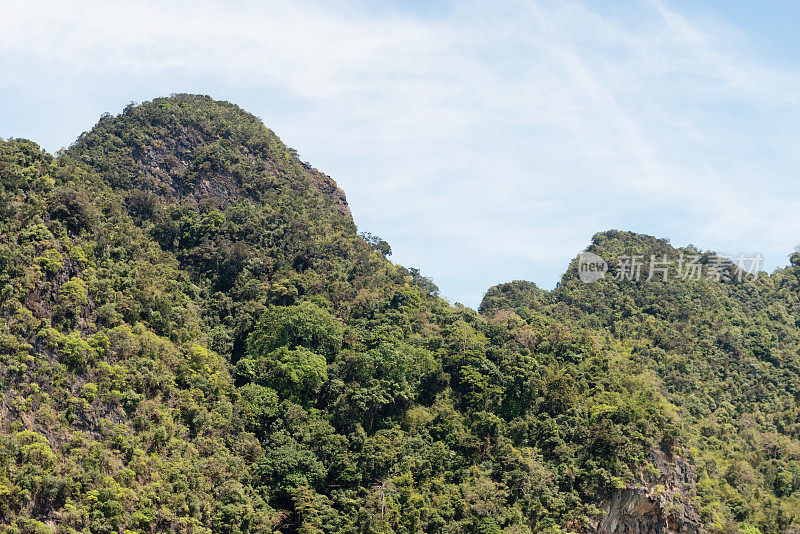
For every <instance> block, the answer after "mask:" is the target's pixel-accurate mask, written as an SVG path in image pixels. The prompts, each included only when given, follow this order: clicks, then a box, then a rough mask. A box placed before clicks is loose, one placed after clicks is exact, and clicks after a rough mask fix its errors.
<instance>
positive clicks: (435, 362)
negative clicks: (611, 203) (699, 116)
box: [0, 95, 800, 534]
mask: <svg viewBox="0 0 800 534" xmlns="http://www.w3.org/2000/svg"><path fill="white" fill-rule="evenodd" d="M0 185H1V189H0V213H2V218H0V224H2V234H0V235H1V236H2V237H0V314H2V318H3V320H2V322H0V395H2V404H1V405H0V525H2V526H3V530H4V531H7V532H92V533H94V532H120V533H123V532H125V533H135V532H142V533H144V532H198V533H202V532H231V533H236V532H303V533H311V532H442V533H444V532H447V533H458V532H464V533H466V532H470V533H471V532H486V533H489V532H507V533H525V532H548V533H553V534H555V533H565V532H576V533H577V532H604V533H605V532H614V533H623V532H624V533H635V532H642V533H644V532H659V533H666V532H705V531H711V532H730V533H736V532H742V533H746V534H755V532H761V533H764V534H767V533H790V532H795V531H796V530H797V529H798V528H800V463H799V462H800V441H798V438H799V437H800V436H798V431H799V430H800V411H798V406H797V402H798V400H799V399H800V397H799V396H798V388H797V386H798V378H799V377H800V367H798V363H800V356H799V355H798V351H797V347H798V345H797V341H798V339H799V338H798V328H800V326H799V325H800V305H798V302H797V300H798V280H799V279H800V267H799V266H798V265H800V260H797V258H796V257H795V258H793V265H792V266H790V267H787V268H786V269H783V270H780V271H777V272H775V273H773V274H771V275H766V274H763V275H761V276H759V277H758V279H756V280H753V279H752V277H751V278H748V277H742V279H741V280H737V279H736V276H735V274H736V273H735V271H734V270H733V268H732V266H731V265H729V264H725V265H723V267H724V270H725V273H726V274H727V275H734V276H733V277H732V278H731V279H730V280H720V281H713V280H705V279H704V280H697V281H691V280H690V281H682V280H675V281H672V280H668V281H658V280H651V281H650V282H643V281H642V282H641V283H639V282H633V281H628V280H616V279H615V278H614V277H613V276H612V275H613V274H614V273H613V272H612V273H610V274H608V275H607V276H606V277H605V278H603V279H601V280H599V281H597V282H595V283H593V284H585V283H583V282H582V281H581V280H580V276H579V267H580V266H579V262H578V260H576V261H575V262H573V263H572V264H571V265H570V266H569V268H568V269H567V272H566V274H565V275H564V278H563V279H562V282H561V283H560V284H559V286H558V287H557V288H556V289H555V290H554V291H551V292H548V291H543V290H541V289H539V288H537V287H536V286H535V284H532V283H530V282H521V281H517V282H512V283H509V284H501V285H500V286H497V287H495V288H491V289H490V290H489V291H488V292H487V294H486V296H485V298H484V301H483V303H482V305H481V307H480V313H478V312H476V311H474V310H471V309H469V308H465V307H463V306H460V305H455V306H453V305H451V304H449V303H448V302H447V301H446V300H444V299H442V298H440V297H439V295H438V290H437V288H436V286H435V285H434V284H433V282H432V281H431V280H430V279H429V278H426V277H425V276H423V275H421V274H420V273H419V271H418V270H416V269H413V268H405V267H402V266H399V265H396V264H393V263H392V262H391V261H389V260H388V259H387V256H388V255H389V254H390V248H389V246H388V244H387V243H386V242H385V241H383V240H382V239H380V238H379V237H376V236H372V235H370V234H359V233H358V229H357V228H356V226H355V224H354V223H353V220H352V217H351V216H350V211H349V207H348V206H347V201H346V197H345V195H344V193H343V192H342V191H341V190H340V189H339V188H338V186H337V185H336V183H335V182H334V181H333V180H332V179H331V178H330V177H328V176H326V175H325V174H323V173H321V172H319V171H317V170H315V169H314V168H312V167H311V166H310V165H308V164H306V163H304V162H302V161H301V160H300V159H299V157H298V155H297V153H296V152H295V151H294V150H292V149H290V148H288V147H286V146H285V145H284V144H283V143H282V142H281V141H280V140H279V139H278V138H277V136H275V134H274V133H273V132H271V131H270V130H269V129H267V128H266V127H265V126H264V125H263V124H262V123H261V121H260V120H259V119H258V118H256V117H254V116H253V115H250V114H248V113H246V112H244V111H243V110H241V109H240V108H238V107H237V106H235V105H233V104H230V103H227V102H219V101H215V100H212V99H211V98H209V97H204V96H197V95H173V96H171V97H169V98H159V99H155V100H153V101H151V102H146V103H144V104H141V105H138V106H133V105H131V106H128V107H127V108H126V109H125V110H124V111H123V112H122V113H121V114H120V115H117V116H104V117H102V118H101V119H100V121H99V122H98V124H97V125H96V126H95V127H94V128H93V129H92V130H91V131H90V132H88V133H85V134H83V135H81V137H80V138H79V139H78V140H77V141H76V142H75V143H74V144H73V145H72V146H71V147H70V148H69V149H67V150H65V151H62V152H61V153H59V154H58V155H57V156H52V155H49V154H47V153H45V152H44V151H42V150H41V149H40V148H39V147H38V146H37V145H36V144H35V143H33V142H31V141H26V140H21V139H10V140H7V141H0ZM590 251H591V252H592V253H594V254H596V255H597V256H599V257H601V258H603V259H604V260H605V261H607V262H608V264H609V265H611V266H612V267H613V266H614V265H615V264H616V262H617V261H618V260H619V259H620V258H622V257H624V256H625V255H626V254H627V255H630V254H641V255H643V257H647V258H649V255H650V254H651V253H652V254H658V255H673V254H678V255H679V254H681V253H683V254H685V255H687V256H688V255H697V256H698V258H701V259H700V260H698V261H701V262H704V263H703V265H705V266H706V267H707V266H708V265H709V264H710V262H713V258H712V256H713V255H712V254H711V253H700V252H699V251H697V250H696V249H693V248H691V249H690V248H687V249H680V250H678V249H674V248H672V247H670V246H669V244H668V243H667V242H666V241H664V240H657V239H655V238H651V237H648V236H641V235H637V234H631V233H624V232H616V231H612V232H606V233H603V234H598V235H596V236H595V238H594V240H593V244H592V246H591V247H590Z"/></svg>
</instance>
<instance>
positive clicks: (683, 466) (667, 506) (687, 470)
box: [590, 449, 705, 534]
mask: <svg viewBox="0 0 800 534" xmlns="http://www.w3.org/2000/svg"><path fill="white" fill-rule="evenodd" d="M696 479H697V474H696V472H695V469H694V466H693V465H692V464H691V463H690V462H689V461H688V460H686V459H685V458H683V457H681V456H679V455H677V454H675V455H670V454H667V453H665V452H664V451H662V450H660V449H654V450H653V451H652V453H651V457H650V465H648V466H647V468H645V469H642V470H641V471H640V472H639V474H638V476H637V480H636V482H635V483H634V484H632V485H630V486H629V487H627V488H625V489H622V490H619V491H617V492H615V493H614V494H613V495H611V497H610V498H609V499H607V500H606V501H604V502H603V503H602V505H601V507H600V509H601V510H602V511H603V515H602V517H601V518H599V519H598V520H597V521H596V522H595V523H594V524H592V525H591V526H590V531H591V532H593V533H596V534H678V533H685V534H700V533H703V532H705V531H704V529H703V525H702V522H701V520H700V516H699V514H698V513H697V510H696V509H695V507H694V504H693V502H692V499H693V497H694V496H695V481H696Z"/></svg>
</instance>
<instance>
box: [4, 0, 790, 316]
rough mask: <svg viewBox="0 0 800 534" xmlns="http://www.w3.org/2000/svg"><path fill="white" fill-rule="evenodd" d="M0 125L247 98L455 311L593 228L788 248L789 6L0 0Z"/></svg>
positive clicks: (530, 275)
mask: <svg viewBox="0 0 800 534" xmlns="http://www.w3.org/2000/svg"><path fill="white" fill-rule="evenodd" d="M0 12H2V13H3V16H2V17H1V18H0V137H2V138H6V139H7V138H9V137H23V138H28V139H31V140H34V141H36V142H38V143H39V144H40V145H42V146H43V147H44V148H46V149H47V150H48V151H51V152H55V151H57V150H58V149H60V148H62V147H66V146H69V145H70V144H71V143H72V142H73V141H74V140H75V139H76V138H77V136H78V135H80V133H81V132H83V131H85V130H88V129H90V128H91V127H92V126H93V125H94V123H95V122H96V121H97V119H98V118H99V117H100V115H101V114H102V113H105V112H109V113H112V114H116V113H119V112H121V111H122V109H123V108H124V107H125V105H127V104H128V103H129V102H132V101H133V102H142V101H147V100H150V99H152V98H155V97H158V96H165V95H169V94H170V93H179V92H190V93H201V94H207V95H210V96H212V97H214V98H217V99H222V100H228V101H231V102H234V103H236V104H238V105H240V106H241V107H243V108H244V109H246V110H248V111H250V112H251V113H253V114H255V115H257V116H259V117H261V118H262V119H263V121H264V122H265V124H266V125H267V126H269V127H270V128H272V129H273V130H274V131H275V132H276V133H277V134H278V135H279V136H280V137H281V139H282V140H283V141H284V142H285V143H286V144H288V145H289V146H292V147H293V148H295V149H296V150H297V151H298V152H299V154H300V156H301V158H302V159H303V160H305V161H307V162H309V163H311V164H312V165H313V166H315V167H317V168H319V169H320V170H322V171H324V172H326V173H328V174H330V175H331V176H332V177H333V178H334V179H335V180H336V181H337V182H338V183H339V185H340V186H341V187H342V188H343V189H344V191H345V192H346V194H347V197H348V200H349V203H350V206H351V210H352V212H353V215H354V219H355V222H356V224H357V225H358V227H359V230H361V231H366V232H371V233H373V234H376V235H380V236H381V237H383V238H384V239H386V240H387V241H388V242H389V243H390V244H391V246H392V249H393V256H392V260H393V261H395V262H397V263H399V264H402V265H405V266H407V267H417V268H419V269H420V270H421V271H422V272H423V273H424V274H426V275H428V276H430V277H432V278H433V280H434V281H435V282H436V283H437V285H438V286H439V287H440V290H441V294H442V295H443V296H444V297H446V298H447V299H448V300H450V301H451V302H461V303H463V304H465V305H467V306H472V307H476V306H477V305H478V304H479V302H480V299H481V297H482V295H483V293H484V292H485V291H486V290H487V289H488V288H489V287H490V286H492V285H494V284H497V283H501V282H506V281H511V280H516V279H521V280H530V281H533V282H536V283H537V284H538V285H539V286H540V287H543V288H545V289H551V288H552V287H554V285H555V284H556V283H557V282H558V280H559V278H560V276H561V274H562V272H563V270H564V269H565V268H566V266H567V265H568V263H569V261H570V260H571V259H572V258H574V257H575V256H576V255H577V254H578V252H580V250H582V249H583V248H584V247H586V246H587V245H588V244H589V242H590V241H591V238H592V235H594V234H595V233H596V232H600V231H605V230H609V229H620V230H631V231H635V232H641V233H647V234H651V235H655V236H658V237H666V238H669V239H670V241H671V242H672V243H673V244H675V245H679V246H683V245H687V244H694V245H696V246H698V247H699V248H701V249H704V250H715V251H719V252H724V253H730V254H738V253H746V254H754V253H756V252H758V253H760V254H762V255H763V256H764V257H765V258H766V268H767V269H768V270H771V269H773V268H777V267H780V266H783V265H786V264H787V263H788V259H787V258H788V255H789V253H790V252H791V251H792V250H793V249H794V247H795V246H796V245H797V244H798V243H800V227H799V226H798V224H797V219H798V214H800V180H798V176H797V172H798V169H800V135H798V134H800V33H798V32H797V31H796V28H797V26H798V22H800V4H799V3H796V2H792V1H775V2H751V1H744V0H724V1H722V0H721V1H718V2H712V1H688V0H673V1H668V0H661V1H659V0H653V1H630V2H627V1H623V2H600V1H598V2H584V1H547V0H545V1H537V0H531V1H526V2H522V1H503V2H493V1H483V2H472V1H469V0H467V1H461V2H428V1H424V0H414V1H408V2H388V1H367V0H361V1H346V0H341V1H337V0H334V1H328V2H316V1H307V0H295V1H291V2H289V1H287V2H272V1H261V0H259V1H256V0H253V1H250V0H236V1H227V2H221V1H219V2H217V1H208V0H192V1H191V2H190V1H184V0H178V1H172V2H165V1H163V0H161V1H135V0H134V1H127V2H109V1H108V0H103V1H94V0H87V1H82V2H76V1H71V0H58V1H54V0H40V1H37V2H19V1H13V2H12V1H10V0H0Z"/></svg>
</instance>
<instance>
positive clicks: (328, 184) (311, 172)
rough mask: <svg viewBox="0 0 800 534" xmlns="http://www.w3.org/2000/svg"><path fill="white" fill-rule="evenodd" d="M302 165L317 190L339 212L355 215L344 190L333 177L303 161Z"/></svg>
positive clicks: (349, 215)
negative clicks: (351, 210) (351, 211)
mask: <svg viewBox="0 0 800 534" xmlns="http://www.w3.org/2000/svg"><path fill="white" fill-rule="evenodd" d="M302 165H303V167H304V168H305V170H306V171H307V172H308V176H309V178H311V183H312V184H313V185H314V187H315V188H316V190H317V191H319V192H320V193H322V195H323V196H325V197H326V198H327V199H328V200H330V201H331V204H333V205H334V206H335V207H336V209H337V210H339V213H341V214H342V215H345V216H347V217H349V218H352V217H353V215H352V214H351V213H350V206H349V205H348V204H347V196H345V194H344V191H342V190H341V189H340V188H339V186H338V185H337V184H336V182H335V181H334V180H333V178H331V177H330V176H328V175H327V174H323V173H321V172H320V171H318V170H317V169H314V168H312V167H311V166H310V165H308V164H307V163H303V164H302Z"/></svg>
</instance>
